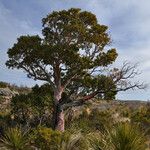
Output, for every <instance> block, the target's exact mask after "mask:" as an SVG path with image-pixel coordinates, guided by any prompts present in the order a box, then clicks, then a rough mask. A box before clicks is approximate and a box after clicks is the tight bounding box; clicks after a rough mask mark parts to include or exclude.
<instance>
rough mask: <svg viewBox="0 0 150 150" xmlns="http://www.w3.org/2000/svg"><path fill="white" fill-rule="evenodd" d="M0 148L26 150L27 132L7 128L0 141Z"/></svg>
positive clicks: (27, 147) (16, 128)
mask: <svg viewBox="0 0 150 150" xmlns="http://www.w3.org/2000/svg"><path fill="white" fill-rule="evenodd" d="M0 141H1V143H2V147H3V148H4V149H8V150H28V149H29V146H28V138H27V132H25V131H22V129H21V128H20V127H15V128H9V129H7V131H6V132H5V134H4V136H2V138H1V139H0Z"/></svg>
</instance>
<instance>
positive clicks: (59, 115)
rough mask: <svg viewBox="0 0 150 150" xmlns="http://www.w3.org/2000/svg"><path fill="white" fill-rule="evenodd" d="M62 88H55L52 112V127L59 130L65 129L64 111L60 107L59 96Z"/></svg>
mask: <svg viewBox="0 0 150 150" xmlns="http://www.w3.org/2000/svg"><path fill="white" fill-rule="evenodd" d="M62 92H63V90H62V89H61V90H56V91H55V92H54V102H55V103H54V113H53V123H54V129H55V130H59V131H62V132H63V131H64V129H65V119H64V112H63V110H62V109H61V104H60V100H61V96H62Z"/></svg>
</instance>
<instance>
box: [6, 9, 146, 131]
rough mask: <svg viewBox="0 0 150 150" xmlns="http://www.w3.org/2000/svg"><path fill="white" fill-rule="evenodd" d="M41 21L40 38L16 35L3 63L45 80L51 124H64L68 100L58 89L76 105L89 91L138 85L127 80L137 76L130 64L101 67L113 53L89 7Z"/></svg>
mask: <svg viewBox="0 0 150 150" xmlns="http://www.w3.org/2000/svg"><path fill="white" fill-rule="evenodd" d="M42 23H43V28H42V34H43V37H42V38H41V37H40V36H38V35H34V36H29V35H28V36H20V37H19V38H18V39H17V43H15V44H14V45H13V47H12V48H10V49H9V50H8V58H9V59H8V61H7V62H6V66H7V67H8V68H12V69H13V68H17V69H23V70H25V72H26V73H27V75H28V77H30V78H33V79H35V80H42V81H46V82H47V83H49V85H50V90H52V91H53V110H54V112H53V119H54V128H55V129H57V130H60V131H64V129H65V123H64V120H65V119H64V107H65V106H64V105H65V104H66V103H68V101H65V100H63V101H62V96H63V94H64V93H68V95H69V97H71V95H74V97H75V99H76V100H80V102H79V103H80V104H81V102H84V101H87V100H89V99H91V98H93V97H95V96H99V97H101V99H105V98H106V99H109V98H115V95H116V93H117V92H118V91H126V90H128V89H134V88H144V86H143V84H140V83H139V82H134V83H132V81H130V80H129V79H130V78H133V77H134V76H135V75H137V71H136V69H135V68H136V66H131V65H129V64H128V63H124V65H123V67H122V68H121V69H117V68H114V69H111V70H109V69H105V68H106V67H108V66H109V65H110V64H112V63H113V62H114V61H115V60H116V58H117V56H118V54H117V52H116V49H114V48H110V49H108V46H109V47H110V43H111V39H110V36H109V34H108V32H107V29H108V27H107V26H105V25H102V24H99V23H98V20H97V18H96V16H95V15H94V14H92V13H91V12H87V11H81V9H77V8H71V9H69V10H62V11H54V12H52V13H51V14H48V15H47V16H46V17H45V18H43V19H42ZM106 70H108V72H106ZM78 98H79V99H78Z"/></svg>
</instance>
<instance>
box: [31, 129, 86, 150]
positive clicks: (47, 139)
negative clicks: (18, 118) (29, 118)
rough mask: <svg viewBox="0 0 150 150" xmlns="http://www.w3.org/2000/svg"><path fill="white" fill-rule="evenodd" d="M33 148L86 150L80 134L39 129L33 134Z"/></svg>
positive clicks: (42, 149)
mask: <svg viewBox="0 0 150 150" xmlns="http://www.w3.org/2000/svg"><path fill="white" fill-rule="evenodd" d="M32 138H33V141H34V145H35V147H37V148H39V149H41V150H88V146H87V143H86V141H85V138H83V136H82V135H81V134H80V133H76V134H71V133H69V132H67V131H66V132H64V133H62V132H60V131H54V130H52V129H51V128H46V127H39V128H38V129H37V130H35V131H34V133H33V137H32Z"/></svg>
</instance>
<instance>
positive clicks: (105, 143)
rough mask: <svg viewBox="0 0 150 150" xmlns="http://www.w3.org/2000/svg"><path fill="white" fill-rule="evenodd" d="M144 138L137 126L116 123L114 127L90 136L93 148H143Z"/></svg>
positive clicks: (143, 149)
mask: <svg viewBox="0 0 150 150" xmlns="http://www.w3.org/2000/svg"><path fill="white" fill-rule="evenodd" d="M145 142H146V138H145V136H144V134H143V133H141V131H140V130H139V128H138V127H137V126H132V125H130V124H127V123H125V124H118V125H116V126H115V127H114V128H112V129H109V130H107V132H105V133H103V134H102V133H100V134H99V135H98V138H96V137H95V138H94V137H93V138H91V140H90V143H91V145H92V147H93V148H94V150H108V149H109V150H145V148H146V144H145Z"/></svg>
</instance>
